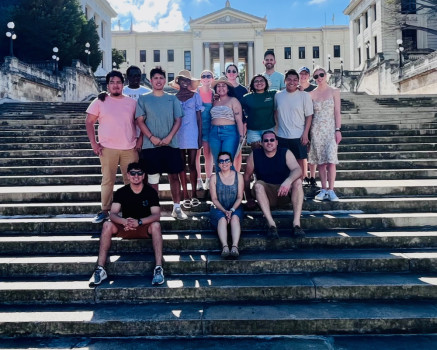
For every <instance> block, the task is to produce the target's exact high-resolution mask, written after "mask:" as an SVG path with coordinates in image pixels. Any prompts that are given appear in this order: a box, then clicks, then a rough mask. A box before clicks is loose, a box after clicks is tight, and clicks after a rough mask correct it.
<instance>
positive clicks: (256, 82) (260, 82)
mask: <svg viewBox="0 0 437 350" xmlns="http://www.w3.org/2000/svg"><path fill="white" fill-rule="evenodd" d="M253 83H254V84H263V83H265V81H264V80H263V79H261V80H254V81H253Z"/></svg>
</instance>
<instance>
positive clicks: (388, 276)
mask: <svg viewBox="0 0 437 350" xmlns="http://www.w3.org/2000/svg"><path fill="white" fill-rule="evenodd" d="M150 279H151V278H150V275H144V276H141V277H140V278H139V277H117V278H111V277H109V279H108V281H107V282H106V281H105V282H104V283H103V284H102V285H100V286H98V287H96V288H90V287H89V286H88V280H85V279H84V278H80V277H79V278H77V277H75V276H66V277H63V278H59V277H45V278H38V277H35V278H6V279H5V280H4V281H2V282H0V302H1V303H2V304H29V305H30V304H43V303H47V304H64V303H80V304H105V303H120V302H123V303H162V302H166V301H168V302H181V303H187V302H241V301H243V302H246V301H259V302H261V301H262V302H266V301H267V302H271V301H293V300H294V301H297V300H308V301H310V300H313V301H324V300H336V301H337V302H338V301H341V300H372V299H380V300H393V299H397V300H402V299H408V300H414V299H418V300H424V299H433V298H437V284H436V281H437V275H433V274H431V275H427V277H423V276H422V275H421V274H414V273H374V272H369V273H333V274H332V273H326V274H317V273H316V274H314V273H308V274H268V275H263V274H256V275H247V274H246V275H244V278H241V276H238V275H220V274H211V275H207V276H205V275H172V276H169V277H168V278H167V279H166V281H165V283H164V284H163V285H162V287H160V288H156V287H154V286H152V285H151V283H150V282H151V281H150Z"/></svg>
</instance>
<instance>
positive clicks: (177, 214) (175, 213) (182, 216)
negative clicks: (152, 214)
mask: <svg viewBox="0 0 437 350" xmlns="http://www.w3.org/2000/svg"><path fill="white" fill-rule="evenodd" d="M171 216H173V217H174V218H175V219H178V220H186V219H188V216H187V214H185V213H184V212H183V211H182V209H181V207H178V208H175V207H173V211H172V213H171Z"/></svg>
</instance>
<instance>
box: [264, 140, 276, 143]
mask: <svg viewBox="0 0 437 350" xmlns="http://www.w3.org/2000/svg"><path fill="white" fill-rule="evenodd" d="M263 141H264V142H265V143H267V142H275V141H276V139H264V140H263Z"/></svg>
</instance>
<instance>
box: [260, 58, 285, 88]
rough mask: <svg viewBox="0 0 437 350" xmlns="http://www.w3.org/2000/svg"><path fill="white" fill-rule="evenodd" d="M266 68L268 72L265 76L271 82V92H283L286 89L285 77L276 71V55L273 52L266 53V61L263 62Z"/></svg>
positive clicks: (265, 72)
mask: <svg viewBox="0 0 437 350" xmlns="http://www.w3.org/2000/svg"><path fill="white" fill-rule="evenodd" d="M263 64H264V67H266V70H265V71H264V73H263V75H264V76H265V77H266V78H267V80H268V81H269V90H273V89H274V90H282V89H284V88H285V84H284V76H283V75H282V74H281V73H279V72H276V71H275V64H276V59H275V53H274V52H273V51H272V50H267V51H266V52H265V53H264V61H263Z"/></svg>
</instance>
